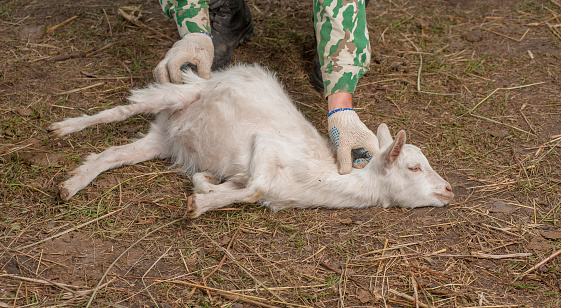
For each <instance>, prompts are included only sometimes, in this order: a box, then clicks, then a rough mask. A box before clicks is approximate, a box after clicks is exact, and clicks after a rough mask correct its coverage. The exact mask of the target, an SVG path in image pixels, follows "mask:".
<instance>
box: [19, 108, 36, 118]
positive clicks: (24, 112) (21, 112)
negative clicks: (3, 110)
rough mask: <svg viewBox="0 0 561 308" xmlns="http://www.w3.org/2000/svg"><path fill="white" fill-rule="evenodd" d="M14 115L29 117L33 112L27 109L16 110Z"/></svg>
mask: <svg viewBox="0 0 561 308" xmlns="http://www.w3.org/2000/svg"><path fill="white" fill-rule="evenodd" d="M15 111H16V113H17V114H19V115H20V116H22V117H27V116H30V115H31V114H32V113H33V110H31V109H29V108H16V110H15Z"/></svg>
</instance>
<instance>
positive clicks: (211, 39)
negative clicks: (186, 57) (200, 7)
mask: <svg viewBox="0 0 561 308" xmlns="http://www.w3.org/2000/svg"><path fill="white" fill-rule="evenodd" d="M195 33H202V34H206V35H208V37H210V39H211V40H212V35H210V33H208V32H204V31H201V32H195ZM187 34H193V33H191V32H189V33H185V34H183V37H185V35H187Z"/></svg>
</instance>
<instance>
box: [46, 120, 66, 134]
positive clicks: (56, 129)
mask: <svg viewBox="0 0 561 308" xmlns="http://www.w3.org/2000/svg"><path fill="white" fill-rule="evenodd" d="M47 133H49V136H51V137H60V136H62V135H63V127H62V125H60V123H53V124H51V125H49V127H47Z"/></svg>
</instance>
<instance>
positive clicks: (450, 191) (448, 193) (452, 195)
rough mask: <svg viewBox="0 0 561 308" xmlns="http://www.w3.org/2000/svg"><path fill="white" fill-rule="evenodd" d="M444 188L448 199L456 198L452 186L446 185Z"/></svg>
mask: <svg viewBox="0 0 561 308" xmlns="http://www.w3.org/2000/svg"><path fill="white" fill-rule="evenodd" d="M444 188H445V189H446V194H447V195H448V197H449V198H450V199H452V198H454V193H453V192H452V186H450V184H446V186H445V187H444Z"/></svg>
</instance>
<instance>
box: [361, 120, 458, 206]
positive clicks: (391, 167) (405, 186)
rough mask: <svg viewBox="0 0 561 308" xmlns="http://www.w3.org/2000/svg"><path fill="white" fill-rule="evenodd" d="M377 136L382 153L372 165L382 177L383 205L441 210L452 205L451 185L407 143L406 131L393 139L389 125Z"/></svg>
mask: <svg viewBox="0 0 561 308" xmlns="http://www.w3.org/2000/svg"><path fill="white" fill-rule="evenodd" d="M377 137H378V140H379V142H380V150H379V151H378V152H377V153H376V154H375V155H374V157H373V159H372V161H371V164H369V165H370V168H374V169H375V173H376V174H377V176H379V177H381V181H380V185H381V188H382V190H383V192H384V193H385V194H386V198H384V199H386V200H384V202H386V204H384V206H403V207H408V208H414V207H421V206H437V207H441V206H444V205H447V204H449V203H450V201H451V200H452V198H453V197H454V194H453V193H452V188H451V187H450V184H449V183H448V182H446V181H445V180H444V179H442V177H440V175H438V173H436V172H435V171H434V170H433V169H432V167H431V166H430V164H429V162H428V161H427V158H426V157H425V156H424V155H423V153H421V150H420V149H419V148H418V147H416V146H413V145H410V144H405V140H406V135H405V132H404V131H400V132H399V133H398V134H397V136H396V137H395V140H393V139H392V137H391V134H390V131H389V129H388V127H387V126H386V124H381V125H380V126H379V127H378V131H377Z"/></svg>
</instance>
